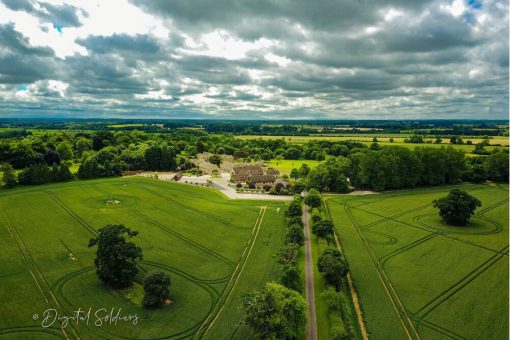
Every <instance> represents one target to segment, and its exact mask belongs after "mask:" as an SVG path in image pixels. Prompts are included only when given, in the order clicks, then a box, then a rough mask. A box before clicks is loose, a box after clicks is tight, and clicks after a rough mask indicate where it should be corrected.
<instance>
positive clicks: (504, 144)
mask: <svg viewBox="0 0 510 340" xmlns="http://www.w3.org/2000/svg"><path fill="white" fill-rule="evenodd" d="M409 136H410V135H402V134H394V135H388V134H383V135H381V134H357V135H349V134H345V135H311V136H257V135H244V136H236V138H239V139H242V140H246V139H259V138H260V139H283V140H285V141H286V142H288V143H295V144H306V143H308V142H310V141H332V142H340V141H348V140H350V141H358V142H361V143H363V144H365V145H368V146H370V144H372V143H373V138H374V137H375V138H377V142H378V143H379V145H381V146H385V145H392V146H404V147H407V148H415V147H433V148H439V147H442V146H443V147H447V146H451V147H453V148H456V149H462V150H463V151H464V152H466V153H468V154H470V153H472V152H473V150H474V149H475V144H477V143H480V142H481V141H482V139H481V138H480V137H469V136H466V137H463V139H464V143H466V142H467V141H468V140H470V141H471V142H472V143H473V144H472V145H469V144H449V139H447V138H443V141H442V143H441V144H434V143H404V139H405V138H408V137H409ZM390 138H392V139H393V142H390ZM425 140H430V141H433V140H434V139H433V138H425ZM509 141H510V140H509V138H508V137H505V136H497V137H493V138H492V139H490V143H491V145H489V146H486V147H485V149H486V150H487V151H492V150H494V149H508V145H509ZM495 144H498V145H500V146H496V145H495Z"/></svg>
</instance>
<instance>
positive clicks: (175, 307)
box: [0, 177, 285, 339]
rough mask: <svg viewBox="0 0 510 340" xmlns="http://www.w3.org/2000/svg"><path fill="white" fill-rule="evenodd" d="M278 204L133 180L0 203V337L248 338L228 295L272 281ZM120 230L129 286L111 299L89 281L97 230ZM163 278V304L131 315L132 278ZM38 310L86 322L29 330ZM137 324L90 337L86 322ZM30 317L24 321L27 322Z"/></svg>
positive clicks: (57, 188) (280, 228)
mask: <svg viewBox="0 0 510 340" xmlns="http://www.w3.org/2000/svg"><path fill="white" fill-rule="evenodd" d="M284 210H285V203H280V202H277V201H271V202H262V201H241V200H227V199H225V198H224V197H223V196H221V195H220V194H219V193H217V192H215V191H212V190H208V189H203V188H195V187H191V186H184V185H179V184H173V183H168V182H164V181H157V180H151V179H142V178H136V177H135V178H133V177H132V178H117V179H105V180H92V181H79V182H72V183H64V184H53V185H44V186H39V187H27V188H20V189H15V190H3V191H1V192H0V247H1V249H2V252H1V255H0V260H1V262H0V263H1V269H2V270H1V272H0V285H1V287H2V289H1V290H0V299H1V301H2V308H0V337H1V338H6V339H16V338H20V337H24V338H65V337H66V336H67V337H69V338H72V339H77V338H81V339H100V338H138V339H141V338H143V339H154V338H162V337H165V338H170V339H174V338H175V339H177V338H178V339H184V338H193V337H203V338H206V339H230V338H243V339H246V338H251V337H252V335H251V330H250V329H248V328H247V327H246V326H244V325H242V324H241V323H240V321H241V318H242V314H241V313H240V310H239V308H240V295H241V294H242V292H244V291H247V290H251V289H255V288H261V287H262V286H263V285H264V284H265V283H266V282H267V281H271V280H275V279H276V268H277V267H276V266H277V265H276V258H275V253H276V252H277V249H278V248H279V247H280V246H281V244H282V242H283V233H284V224H283V223H284V217H283V211H284ZM110 223H111V224H114V223H123V224H125V225H126V226H128V227H130V228H132V229H134V230H137V231H139V235H138V236H137V237H136V238H135V239H134V241H135V242H136V243H137V244H138V245H139V246H140V247H141V248H142V251H143V255H144V259H143V261H141V263H140V275H139V277H138V278H137V283H135V285H134V286H133V287H131V288H129V289H126V290H122V291H113V290H110V289H106V288H105V287H104V286H103V285H101V284H100V282H99V281H98V279H97V277H96V275H95V270H94V266H93V260H94V257H95V249H92V248H88V247H87V243H88V240H89V239H90V238H91V237H93V236H95V235H96V234H97V229H98V228H100V227H102V226H104V225H106V224H110ZM152 269H158V270H162V271H164V272H166V273H168V274H169V275H170V277H171V280H172V284H171V288H170V295H171V296H170V297H171V300H172V303H171V304H169V305H166V306H164V307H163V308H161V309H158V310H147V309H143V308H142V307H140V301H141V295H142V287H141V284H140V283H141V280H142V277H143V274H144V273H145V272H146V271H148V270H152ZM49 308H54V309H56V310H58V311H59V312H60V313H61V314H63V315H72V312H73V311H75V310H77V308H81V309H82V310H88V309H89V308H91V309H92V315H91V317H90V322H89V323H88V324H87V323H86V322H81V323H79V324H76V322H71V321H70V323H69V325H68V326H67V327H66V328H65V329H64V332H63V331H61V330H60V328H59V325H57V323H55V324H53V325H52V326H51V327H48V328H43V327H41V318H42V315H43V312H44V311H45V310H47V309H49ZM100 308H107V311H104V312H101V311H100V312H99V314H100V316H104V315H105V314H107V312H109V311H110V309H111V308H114V309H115V310H118V309H119V308H121V309H122V312H121V314H122V315H138V317H139V320H138V323H137V324H136V325H132V324H131V323H130V322H120V321H119V322H118V323H117V324H116V325H115V324H109V323H103V325H102V326H96V325H95V324H94V322H95V321H96V318H95V315H94V313H95V311H96V310H99V309H100ZM34 314H38V315H39V316H40V317H39V318H38V319H37V320H34V317H33V315H34Z"/></svg>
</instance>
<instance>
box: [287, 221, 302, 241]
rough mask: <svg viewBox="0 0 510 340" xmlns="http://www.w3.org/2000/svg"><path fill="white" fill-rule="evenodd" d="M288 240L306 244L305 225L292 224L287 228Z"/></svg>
mask: <svg viewBox="0 0 510 340" xmlns="http://www.w3.org/2000/svg"><path fill="white" fill-rule="evenodd" d="M286 241H287V242H288V243H295V244H299V245H301V246H302V245H303V244H305V233H304V231H303V226H301V225H299V224H291V225H290V226H289V228H288V229H287V237H286Z"/></svg>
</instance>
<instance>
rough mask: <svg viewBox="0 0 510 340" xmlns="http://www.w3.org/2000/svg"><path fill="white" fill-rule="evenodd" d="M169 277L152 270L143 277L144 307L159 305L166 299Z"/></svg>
mask: <svg viewBox="0 0 510 340" xmlns="http://www.w3.org/2000/svg"><path fill="white" fill-rule="evenodd" d="M168 286H170V278H169V277H168V275H166V274H165V273H163V272H160V271H157V270H153V271H150V272H148V273H147V275H145V278H144V279H143V291H144V295H143V301H142V303H143V305H144V306H145V307H159V306H161V305H162V304H163V303H165V301H166V300H167V299H168V296H169V294H170V292H169V290H168Z"/></svg>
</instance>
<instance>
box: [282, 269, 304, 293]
mask: <svg viewBox="0 0 510 340" xmlns="http://www.w3.org/2000/svg"><path fill="white" fill-rule="evenodd" d="M278 281H280V283H281V284H282V285H284V286H285V287H287V288H290V289H293V290H295V291H297V292H301V291H302V290H303V287H302V285H301V273H300V270H299V268H298V267H297V266H296V265H295V264H286V265H284V266H282V267H281V268H280V272H279V273H278Z"/></svg>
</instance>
